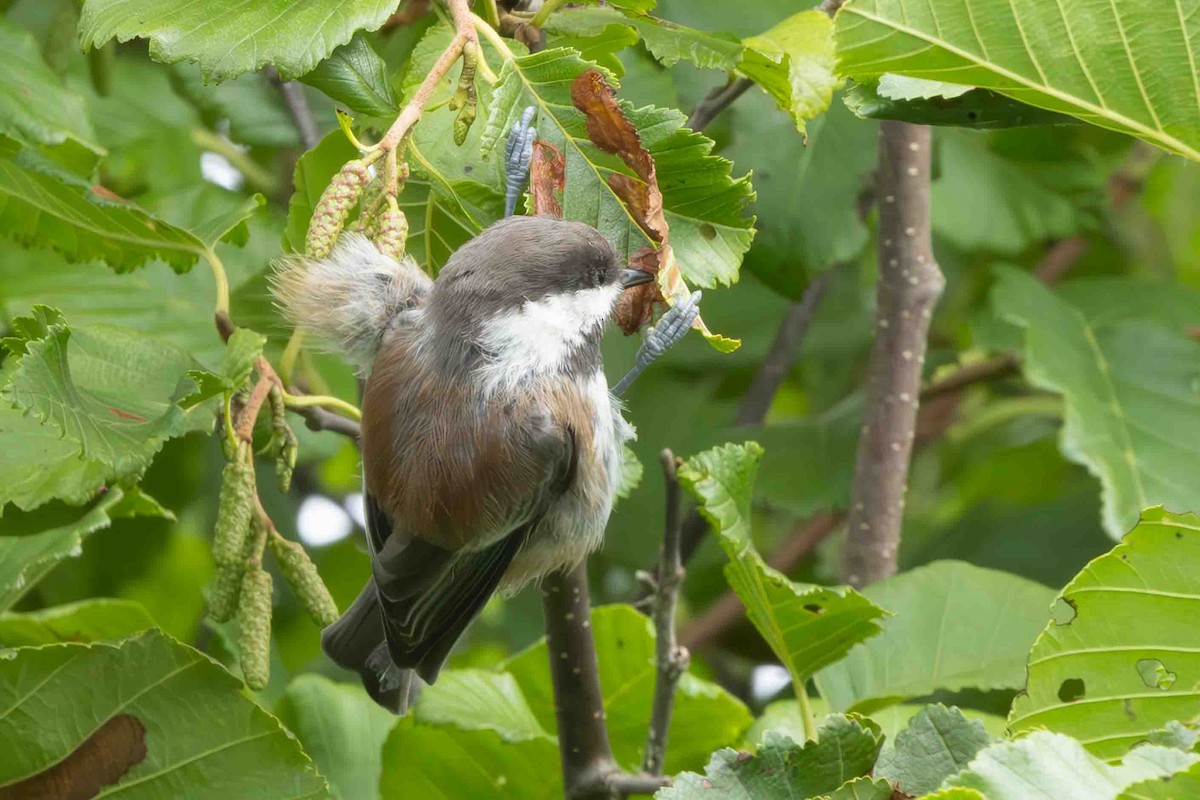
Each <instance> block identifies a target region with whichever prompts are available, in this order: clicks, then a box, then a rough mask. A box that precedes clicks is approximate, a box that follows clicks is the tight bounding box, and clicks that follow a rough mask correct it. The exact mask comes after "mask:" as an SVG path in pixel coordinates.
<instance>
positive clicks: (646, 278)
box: [621, 268, 654, 289]
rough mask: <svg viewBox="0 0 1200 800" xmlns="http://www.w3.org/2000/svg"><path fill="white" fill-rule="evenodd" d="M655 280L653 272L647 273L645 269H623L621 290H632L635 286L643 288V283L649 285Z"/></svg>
mask: <svg viewBox="0 0 1200 800" xmlns="http://www.w3.org/2000/svg"><path fill="white" fill-rule="evenodd" d="M652 280H654V273H653V272H646V270H644V269H628V268H626V269H623V270H621V288H622V289H632V288H633V287H634V286H641V285H642V284H643V283H649V282H650V281H652Z"/></svg>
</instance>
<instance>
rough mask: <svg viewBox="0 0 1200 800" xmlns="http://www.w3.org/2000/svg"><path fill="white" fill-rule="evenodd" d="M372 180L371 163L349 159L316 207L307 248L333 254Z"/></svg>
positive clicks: (314, 252) (319, 253) (318, 254)
mask: <svg viewBox="0 0 1200 800" xmlns="http://www.w3.org/2000/svg"><path fill="white" fill-rule="evenodd" d="M370 182H371V173H370V171H369V170H368V169H367V165H366V164H364V163H363V162H362V161H361V160H360V159H357V158H356V159H354V160H353V161H348V162H346V164H345V166H343V167H342V169H341V171H340V172H338V174H337V175H334V176H333V180H331V181H330V182H329V185H328V186H326V187H325V191H324V192H322V193H321V199H320V200H318V201H317V205H316V207H315V208H313V215H312V219H311V220H310V221H309V223H308V235H307V236H306V237H305V239H304V249H305V251H306V252H307V253H308V254H309V255H310V256H313V257H315V258H324V257H325V256H327V255H329V251H330V250H332V249H333V244H334V242H336V241H337V237H338V234H339V233H341V232H342V226H343V225H344V224H345V223H346V216H347V215H348V214H349V213H350V209H352V208H354V204H355V203H357V202H358V197H359V195H360V194H362V191H363V189H364V188H366V186H367V184H369V183H370Z"/></svg>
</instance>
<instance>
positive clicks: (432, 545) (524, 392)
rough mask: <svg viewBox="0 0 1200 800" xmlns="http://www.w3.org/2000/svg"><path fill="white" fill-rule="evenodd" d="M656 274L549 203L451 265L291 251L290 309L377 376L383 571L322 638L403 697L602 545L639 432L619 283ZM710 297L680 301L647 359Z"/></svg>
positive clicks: (372, 453)
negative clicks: (470, 636) (623, 345)
mask: <svg viewBox="0 0 1200 800" xmlns="http://www.w3.org/2000/svg"><path fill="white" fill-rule="evenodd" d="M526 124H527V123H526ZM653 279H654V276H653V275H651V274H650V273H647V272H642V271H640V270H634V269H627V268H623V266H622V263H621V260H620V259H619V258H618V256H617V253H616V251H615V250H614V249H613V247H612V245H611V244H610V243H609V242H608V240H607V239H605V238H604V237H603V236H602V235H601V234H600V233H599V232H598V231H596V230H595V229H594V228H591V227H590V226H588V225H584V224H581V223H578V222H568V221H565V220H561V219H557V218H554V217H546V216H541V217H510V218H508V219H504V220H501V221H500V222H497V223H495V224H494V225H492V226H491V227H489V228H487V229H486V230H484V231H483V232H482V233H480V234H479V235H478V236H477V237H475V238H474V239H472V240H471V241H469V242H468V243H467V244H465V245H463V246H462V247H461V248H460V249H459V250H458V251H457V252H455V253H454V255H453V256H452V257H451V258H450V260H449V262H448V263H447V264H446V265H445V266H444V267H443V268H442V270H441V272H440V273H439V274H438V276H437V279H436V280H435V281H430V280H429V278H428V277H427V276H426V275H425V274H424V273H422V272H421V271H420V270H419V269H418V268H417V266H416V264H415V262H413V261H412V260H411V259H409V258H405V259H404V260H402V261H396V260H394V259H391V258H388V257H385V256H382V255H380V254H379V252H378V251H376V250H375V248H374V247H373V245H372V244H371V243H370V241H369V240H367V239H366V238H365V237H363V236H361V235H360V234H354V233H348V234H344V235H343V236H342V237H341V239H340V240H339V242H338V243H337V245H336V247H335V248H334V250H333V252H332V253H331V254H330V255H329V257H328V258H325V259H319V260H314V259H304V258H299V257H293V258H290V259H288V260H285V261H284V262H283V264H282V266H281V269H280V272H279V274H278V275H277V278H276V286H277V293H278V296H279V298H280V301H281V305H282V306H283V308H284V311H285V312H286V314H287V315H288V317H289V318H290V319H291V320H292V322H293V323H294V324H295V325H296V326H297V327H298V328H300V329H303V330H308V331H312V332H314V333H316V334H317V335H319V336H320V337H321V338H322V339H323V340H324V341H325V342H326V344H327V345H329V346H330V347H331V348H332V349H335V350H337V351H339V352H341V353H343V354H344V355H345V357H346V358H347V360H349V361H351V362H352V363H355V364H356V365H358V366H359V368H360V369H361V370H362V374H363V375H364V377H365V378H366V393H365V396H364V398H363V421H362V456H363V482H364V496H365V504H366V524H367V543H368V548H369V550H370V555H371V573H372V574H371V578H370V579H369V580H368V581H367V584H366V586H365V587H364V588H363V590H362V592H361V593H360V594H359V596H358V598H357V599H356V600H355V601H354V603H353V604H352V605H351V606H350V608H349V609H347V610H346V612H345V613H344V614H343V615H342V617H341V618H340V619H339V620H338V621H337V622H336V623H334V624H333V625H331V626H329V627H328V628H326V629H325V631H324V632H323V634H322V637H321V642H322V646H323V648H324V650H325V652H326V653H327V654H328V655H329V657H330V658H332V659H333V660H334V661H335V662H337V663H338V664H340V665H341V666H343V667H346V668H348V669H352V670H356V671H358V672H359V674H360V675H361V676H362V679H363V683H364V685H365V686H366V688H367V690H368V692H370V694H371V696H372V697H373V698H374V699H375V700H376V701H377V702H379V703H380V704H381V705H383V706H384V707H386V708H389V709H390V710H392V711H393V712H395V713H404V711H405V709H406V708H407V705H408V701H409V696H410V692H411V688H412V677H413V673H416V674H417V675H419V676H420V677H421V678H422V679H423V680H425V681H426V682H429V683H432V682H433V681H434V680H435V679H436V678H437V675H438V672H439V670H440V669H441V667H442V665H443V663H444V662H445V660H446V658H447V656H448V655H449V653H450V650H451V648H452V647H453V646H454V644H455V643H456V642H457V641H458V639H459V638H460V636H461V635H462V633H463V631H464V630H465V629H466V627H467V625H468V624H470V622H471V620H473V619H474V618H475V617H476V616H477V615H478V613H479V611H480V610H481V609H482V608H483V606H484V604H485V603H486V602H487V601H488V599H489V598H490V597H491V596H492V594H493V593H495V592H496V591H497V590H499V591H501V592H504V593H512V592H515V591H516V590H518V589H519V588H520V587H522V586H523V585H525V584H526V583H528V582H530V581H532V580H536V579H538V578H540V577H541V576H543V575H546V574H548V573H550V572H553V571H555V570H561V569H570V568H573V567H574V566H575V565H577V564H578V563H579V562H580V561H582V560H583V559H584V558H585V557H586V556H587V555H588V553H590V552H591V551H593V550H594V549H596V548H597V547H598V546H599V545H600V543H601V541H602V539H603V535H604V529H605V526H606V525H607V522H608V517H609V513H610V511H611V509H612V504H613V498H614V496H615V494H616V491H617V488H618V485H619V482H620V476H621V463H622V447H623V445H624V442H625V441H626V439H627V438H628V437H629V435H630V433H631V431H630V428H629V426H628V425H627V424H626V422H625V421H624V419H623V418H622V416H621V413H620V408H619V405H618V403H617V402H616V401H615V400H614V398H613V396H612V394H611V393H610V392H609V388H608V382H607V380H606V378H605V374H604V369H603V363H602V360H601V354H600V339H601V335H602V333H603V331H604V326H605V322H606V321H607V320H608V318H609V316H610V315H611V313H612V309H613V305H614V303H615V302H616V300H617V297H618V295H619V294H620V293H621V291H622V290H623V289H625V288H628V287H631V286H637V285H640V284H643V283H646V282H648V281H650V280H653ZM698 301H699V293H697V294H695V295H693V296H692V297H691V298H690V301H689V302H685V303H682V304H678V305H676V306H675V307H674V308H673V309H671V310H669V311H668V312H667V314H666V315H664V318H663V320H662V321H660V324H659V326H658V329H657V330H655V331H653V332H651V333H650V334H649V335H648V337H647V340H646V342H644V343H643V347H642V350H641V351H640V352H639V360H638V365H637V366H636V367H635V374H636V372H637V371H640V369H641V368H642V367H644V366H645V364H646V363H648V361H649V360H652V359H653V358H654V357H656V356H657V355H660V354H661V353H662V352H663V351H664V350H665V349H666V348H667V347H669V346H670V345H671V344H673V343H674V342H675V341H677V340H678V339H679V338H681V337H682V336H683V335H684V334H685V333H686V331H687V329H688V327H689V326H690V325H691V323H692V320H694V319H695V317H696V314H697V303H698Z"/></svg>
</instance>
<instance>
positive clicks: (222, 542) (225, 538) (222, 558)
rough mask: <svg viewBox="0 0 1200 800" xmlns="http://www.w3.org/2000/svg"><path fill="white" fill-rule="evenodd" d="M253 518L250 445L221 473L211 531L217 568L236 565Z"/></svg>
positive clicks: (242, 448) (239, 452)
mask: <svg viewBox="0 0 1200 800" xmlns="http://www.w3.org/2000/svg"><path fill="white" fill-rule="evenodd" d="M252 516H254V464H253V461H252V460H251V457H250V454H249V445H247V444H245V443H243V444H242V445H241V446H240V447H239V448H238V452H237V455H236V456H235V457H234V459H233V461H230V462H229V463H228V464H226V465H225V470H224V472H222V473H221V499H220V500H219V501H218V505H217V524H216V528H215V529H214V531H213V548H212V551H213V560H214V561H216V562H217V564H218V565H222V566H224V565H233V564H238V563H240V562H241V560H242V548H243V546H244V544H245V542H246V532H247V531H248V530H249V529H250V518H251V517H252Z"/></svg>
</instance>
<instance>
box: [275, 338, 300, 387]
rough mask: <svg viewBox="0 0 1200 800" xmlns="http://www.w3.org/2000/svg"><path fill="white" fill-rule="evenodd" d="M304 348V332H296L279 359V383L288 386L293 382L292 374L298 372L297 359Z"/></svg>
mask: <svg viewBox="0 0 1200 800" xmlns="http://www.w3.org/2000/svg"><path fill="white" fill-rule="evenodd" d="M303 347H304V331H301V330H294V331H292V335H291V337H290V338H289V339H288V341H287V345H285V346H284V348H283V355H281V356H280V357H279V369H278V370H277V371H278V373H279V381H280V383H282V384H284V385H287V384H289V383H291V382H292V373H293V372H295V370H296V359H298V358H299V357H300V351H301V349H302V348H303Z"/></svg>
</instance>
